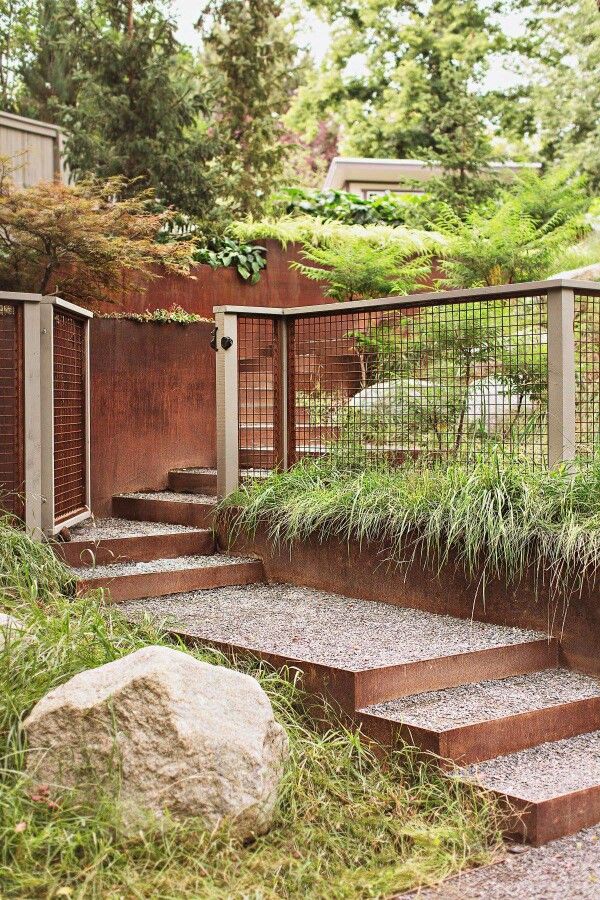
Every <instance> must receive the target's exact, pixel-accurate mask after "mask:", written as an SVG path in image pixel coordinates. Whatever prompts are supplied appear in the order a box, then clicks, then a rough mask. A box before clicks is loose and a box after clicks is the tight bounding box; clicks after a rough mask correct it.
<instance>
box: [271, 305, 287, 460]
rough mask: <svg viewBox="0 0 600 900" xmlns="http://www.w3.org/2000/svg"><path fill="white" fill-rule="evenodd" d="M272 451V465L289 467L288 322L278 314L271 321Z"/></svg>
mask: <svg viewBox="0 0 600 900" xmlns="http://www.w3.org/2000/svg"><path fill="white" fill-rule="evenodd" d="M273 343H274V347H273V354H274V372H273V376H274V383H273V392H274V397H273V405H274V409H273V418H274V422H273V424H274V426H275V427H274V429H273V451H274V460H273V464H274V467H275V468H277V469H281V470H283V471H285V470H286V469H289V466H290V459H289V449H288V435H289V430H288V429H289V425H288V323H287V320H286V318H285V316H279V317H278V318H277V319H275V320H274V322H273Z"/></svg>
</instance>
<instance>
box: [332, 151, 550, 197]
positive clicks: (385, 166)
mask: <svg viewBox="0 0 600 900" xmlns="http://www.w3.org/2000/svg"><path fill="white" fill-rule="evenodd" d="M539 168H540V164H539V163H515V162H507V163H491V164H490V169H492V170H495V171H506V172H518V171H520V170H522V169H539ZM441 172H442V169H441V167H440V166H437V165H432V164H431V163H428V162H424V161H423V160H421V159H376V158H369V157H360V156H336V157H334V158H333V159H332V160H331V163H330V165H329V171H328V172H327V176H326V178H325V182H324V184H323V189H324V190H331V189H333V190H340V189H343V187H344V184H345V183H346V182H348V181H360V182H367V183H369V182H371V183H378V182H379V183H381V182H383V183H389V182H391V183H394V182H398V183H400V182H415V181H416V182H419V181H428V180H429V179H430V178H433V177H435V176H437V175H440V174H441Z"/></svg>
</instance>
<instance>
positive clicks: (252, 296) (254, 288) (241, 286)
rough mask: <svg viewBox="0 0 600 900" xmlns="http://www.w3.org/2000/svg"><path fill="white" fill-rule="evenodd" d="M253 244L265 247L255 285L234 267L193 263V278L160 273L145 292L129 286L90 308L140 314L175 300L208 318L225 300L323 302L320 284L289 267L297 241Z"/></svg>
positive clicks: (275, 303) (254, 303) (246, 302)
mask: <svg viewBox="0 0 600 900" xmlns="http://www.w3.org/2000/svg"><path fill="white" fill-rule="evenodd" d="M253 243H255V244H258V245H260V246H262V247H266V248H267V267H266V268H265V269H263V270H262V272H261V274H260V280H259V282H258V283H257V284H248V283H246V282H245V281H243V280H242V279H241V278H240V276H239V275H238V273H237V272H236V270H235V269H233V268H225V269H211V267H210V266H206V265H197V266H195V267H194V268H193V270H192V272H191V275H192V277H188V276H181V275H164V276H162V277H160V278H157V279H156V280H155V281H152V282H151V283H150V284H149V286H148V289H147V290H146V291H138V292H136V291H134V290H132V291H130V292H128V293H127V294H126V295H125V296H124V297H123V298H122V299H121V300H120V302H119V303H102V304H98V305H97V306H96V307H95V308H94V311H95V312H136V313H139V312H144V310H150V311H153V310H155V309H168V308H169V307H171V306H172V305H173V304H174V303H176V304H177V305H178V306H182V307H183V308H184V309H186V310H187V311H188V312H191V313H196V314H197V315H200V316H207V318H212V316H213V307H214V306H220V305H223V304H227V303H242V304H244V305H248V306H269V307H276V306H278V307H281V306H282V305H285V306H309V305H310V304H313V303H326V302H327V298H324V297H323V289H322V286H321V284H320V283H319V282H316V281H310V280H309V279H308V278H305V276H304V275H301V274H300V272H295V271H294V270H293V269H290V262H292V261H293V260H298V259H300V246H299V245H298V244H290V245H289V246H288V247H287V248H286V249H285V250H284V249H283V248H282V247H281V246H280V244H279V243H278V242H277V241H272V240H269V241H254V242H253Z"/></svg>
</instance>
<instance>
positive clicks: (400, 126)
mask: <svg viewBox="0 0 600 900" xmlns="http://www.w3.org/2000/svg"><path fill="white" fill-rule="evenodd" d="M312 5H314V6H316V7H318V8H320V9H321V11H322V12H323V13H324V14H325V15H326V16H327V17H328V19H329V21H330V22H331V24H332V26H333V33H334V41H333V46H332V49H331V51H330V54H329V57H328V58H327V59H326V60H325V63H324V65H323V67H322V69H321V72H320V73H319V74H318V76H317V78H316V79H313V80H312V81H311V83H309V84H308V85H307V86H306V88H304V89H302V90H301V91H300V95H299V98H298V102H297V103H296V105H295V109H294V110H293V112H292V114H291V115H290V123H291V124H292V125H293V126H295V127H297V128H301V127H303V126H304V127H305V128H306V126H307V125H308V124H309V123H310V121H311V120H318V119H320V118H322V117H323V116H324V115H325V114H329V115H333V116H334V117H335V118H336V119H337V120H338V121H339V122H340V125H341V129H342V135H343V140H342V150H343V152H344V153H345V154H347V155H360V156H383V157H398V158H405V157H417V158H420V159H424V160H432V161H436V162H439V163H441V164H442V166H443V168H444V170H445V175H446V178H445V179H444V181H443V182H442V183H441V184H440V187H441V188H442V189H443V190H444V191H447V190H448V189H450V188H451V189H452V190H453V191H454V192H459V193H462V194H463V195H467V196H468V195H470V194H478V193H481V191H482V189H483V188H485V183H484V182H485V179H483V181H482V178H483V176H484V173H485V171H486V165H487V163H488V162H489V160H490V159H491V157H492V148H491V142H490V139H489V134H488V132H489V122H488V121H487V116H486V112H487V109H486V103H485V97H484V94H483V92H482V90H481V87H480V86H481V84H482V81H483V77H484V75H485V73H486V71H487V67H488V63H489V59H490V56H491V54H492V53H494V52H499V51H500V50H502V48H503V47H505V46H506V41H505V39H504V37H503V35H502V32H501V29H500V27H499V25H498V24H497V22H496V21H495V19H494V16H493V13H495V12H497V11H499V9H500V3H484V2H482V0H430V2H426V3H423V2H417V3H413V4H407V3H406V2H405V0H393V2H389V0H360V2H358V3H353V4H350V5H349V4H347V3H345V2H339V0H315V2H314V3H313V4H312ZM357 60H358V61H360V62H361V70H360V71H358V72H357V65H356V63H357ZM353 69H354V71H355V72H357V74H348V73H349V72H352V70H353ZM476 182H478V183H476Z"/></svg>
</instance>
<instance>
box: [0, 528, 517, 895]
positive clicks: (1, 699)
mask: <svg viewBox="0 0 600 900" xmlns="http://www.w3.org/2000/svg"><path fill="white" fill-rule="evenodd" d="M0 585H1V587H0V608H3V609H5V610H7V611H10V612H11V613H13V614H14V615H15V616H17V617H18V618H19V619H20V620H21V621H22V622H23V623H24V625H25V629H26V630H25V633H24V634H23V635H22V636H20V637H19V636H18V637H16V638H14V639H11V640H10V641H9V643H8V644H7V646H6V647H5V649H4V651H2V652H0V895H1V896H2V897H18V898H25V897H27V898H37V897H40V898H41V897H44V898H46V897H73V898H83V897H85V898H87V897H90V898H102V900H105V898H150V897H152V898H154V897H160V898H190V900H192V898H193V900H200V898H211V900H212V898H217V900H220V898H222V900H226V898H227V900H229V898H244V900H246V898H253V900H279V898H319V900H320V898H353V900H354V898H357V897H359V898H362V897H365V898H366V897H385V896H389V895H390V894H392V893H393V892H395V891H399V890H402V889H404V888H409V887H413V886H415V885H418V884H426V883H430V882H433V881H437V880H439V879H440V878H442V877H444V876H446V875H449V874H451V873H454V872H456V871H459V870H460V869H462V868H465V867H467V866H472V865H476V864H479V863H484V862H486V861H489V860H490V859H491V858H492V857H493V856H494V854H496V853H498V852H499V837H498V835H499V828H498V825H499V820H498V817H497V812H496V808H495V807H494V805H493V804H492V803H491V802H490V800H489V799H487V798H485V797H483V796H482V795H481V794H480V793H478V792H477V791H475V790H474V789H473V788H469V787H467V786H462V785H460V784H458V783H457V782H454V781H451V780H446V779H444V778H442V777H441V775H440V774H439V773H438V772H436V770H435V769H434V768H433V767H431V766H429V765H426V764H424V763H423V762H422V761H419V760H418V759H417V758H416V756H415V755H414V752H413V751H411V750H410V749H409V748H401V749H399V750H398V751H397V752H395V753H394V754H393V755H392V756H391V757H390V758H389V759H387V760H386V761H385V763H383V762H380V761H379V760H378V759H377V757H376V756H375V755H374V754H373V752H372V751H371V750H370V749H368V748H367V746H365V744H364V743H362V742H361V740H360V738H359V736H358V735H357V734H356V733H353V732H351V731H349V730H347V729H345V728H344V727H343V726H342V725H338V726H336V727H326V728H325V730H322V729H318V728H317V727H316V726H315V724H314V723H313V722H312V720H311V719H310V718H309V717H308V715H307V714H306V712H305V709H304V697H303V694H302V690H301V687H300V686H299V685H298V684H297V683H294V682H293V679H292V680H290V679H289V678H288V679H284V678H283V677H282V675H280V674H278V673H276V672H275V671H273V670H272V669H270V668H268V667H266V666H263V665H259V664H258V663H252V662H241V661H240V662H239V663H238V667H240V668H244V669H245V670H246V671H248V672H250V673H251V674H252V675H254V676H255V677H256V678H258V680H259V681H260V683H261V684H262V686H263V688H264V689H265V691H266V692H267V693H268V695H269V697H270V699H271V702H272V703H273V706H274V709H275V713H276V715H277V717H278V719H279V720H280V721H281V722H282V724H283V725H284V726H285V728H286V730H287V733H288V735H289V738H290V746H291V759H290V762H289V764H288V766H287V770H286V773H285V776H284V780H283V784H282V789H281V795H280V799H279V803H278V806H277V811H276V816H275V821H274V824H273V828H272V830H271V831H270V833H269V834H267V835H265V836H263V837H261V838H259V839H258V840H257V841H255V842H254V843H251V844H247V845H241V844H240V843H239V842H237V841H236V840H235V838H234V837H233V836H232V835H231V834H230V833H229V832H228V831H227V829H226V828H222V829H220V830H219V831H216V832H210V831H207V830H206V829H204V828H203V826H202V823H201V822H200V821H195V820H190V821H188V822H187V823H185V824H182V823H173V824H172V825H171V826H170V827H168V828H164V829H161V830H154V831H146V832H140V833H138V834H134V835H131V834H129V835H124V834H123V833H122V832H121V831H120V828H119V823H118V817H117V815H116V811H115V807H114V804H113V802H112V801H111V799H110V798H109V797H108V796H107V797H105V798H104V799H101V800H100V802H97V803H96V804H95V805H94V806H86V805H85V804H82V803H81V802H80V801H79V802H78V801H76V800H75V799H74V798H73V796H70V795H69V794H64V795H62V796H61V797H59V798H57V802H56V803H54V802H50V803H49V802H47V800H46V799H45V798H44V796H43V795H42V796H40V795H39V794H38V795H35V794H34V795H32V794H31V790H30V787H29V785H28V783H27V781H26V779H25V777H24V775H23V767H24V760H25V754H26V748H25V746H24V745H23V741H22V736H21V731H20V727H19V726H20V723H21V721H22V720H23V718H24V717H25V716H26V715H27V713H28V711H29V710H30V709H31V707H32V706H33V705H34V704H35V703H36V701H37V700H38V699H39V698H40V697H42V696H43V695H44V694H45V693H46V692H47V691H49V690H50V689H51V688H53V687H55V686H56V685H58V684H61V683H63V682H64V681H66V680H67V679H68V678H70V677H71V676H72V675H74V674H75V673H77V672H79V671H82V670H83V669H88V668H91V667H94V666H98V665H102V664H103V663H106V662H109V661H111V660H113V659H117V658H119V657H122V656H123V655H125V654H127V653H130V652H131V651H133V650H136V649H137V648H139V647H141V646H144V645H146V644H149V643H153V644H156V643H161V644H169V645H171V646H177V647H179V649H185V648H184V647H183V646H181V645H180V644H177V643H173V642H171V641H170V640H169V638H168V636H167V635H166V634H165V633H163V632H162V631H161V630H160V629H157V628H155V627H153V626H152V625H150V624H149V623H142V624H141V625H139V626H133V625H130V624H128V623H127V622H125V621H124V620H123V619H122V618H121V616H120V615H119V613H118V611H117V610H115V609H114V608H111V607H104V606H103V605H102V603H101V600H100V598H98V597H94V596H90V597H85V598H75V597H74V596H72V587H73V585H72V579H71V577H70V576H69V574H68V572H67V571H66V570H65V569H64V568H63V567H62V566H61V565H60V564H59V563H58V562H57V561H56V560H55V558H54V556H53V555H52V553H51V551H50V550H49V548H47V547H44V546H42V545H40V544H36V543H34V542H33V541H31V540H30V539H29V538H27V536H26V535H24V534H22V533H20V532H16V531H14V530H13V529H11V528H10V526H9V525H8V523H3V524H2V529H1V530H0ZM70 594H71V596H70ZM12 634H14V633H12ZM187 652H193V654H194V655H195V656H196V657H197V658H200V659H203V660H206V661H209V662H212V663H216V664H219V665H230V664H231V663H229V662H228V661H227V660H226V659H225V658H224V657H222V656H220V655H219V654H217V653H215V652H213V651H210V650H208V649H198V650H195V651H187Z"/></svg>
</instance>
